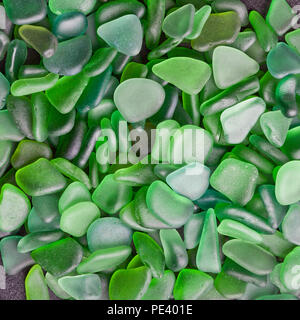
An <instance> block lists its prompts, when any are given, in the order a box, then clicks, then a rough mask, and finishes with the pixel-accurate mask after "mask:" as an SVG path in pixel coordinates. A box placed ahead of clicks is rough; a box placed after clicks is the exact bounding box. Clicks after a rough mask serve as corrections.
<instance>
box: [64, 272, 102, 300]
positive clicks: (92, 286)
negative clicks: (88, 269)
mask: <svg viewBox="0 0 300 320" xmlns="http://www.w3.org/2000/svg"><path fill="white" fill-rule="evenodd" d="M58 284H59V286H60V287H61V288H62V289H63V290H64V291H65V292H66V293H67V294H69V295H70V296H71V297H72V298H74V299H75V300H100V298H101V294H102V292H101V280H100V278H99V276H98V275H96V274H83V275H79V276H66V277H62V278H60V279H58Z"/></svg>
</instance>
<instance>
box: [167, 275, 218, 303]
mask: <svg viewBox="0 0 300 320" xmlns="http://www.w3.org/2000/svg"><path fill="white" fill-rule="evenodd" d="M212 287H213V278H212V277H211V276H209V275H208V274H206V273H204V272H202V271H199V270H195V269H183V270H181V271H180V272H179V274H178V276H177V279H176V282H175V286H174V292H173V294H174V299H175V300H198V299H199V298H200V297H201V296H202V295H204V294H205V293H206V292H208V291H209V290H210V289H211V288H212Z"/></svg>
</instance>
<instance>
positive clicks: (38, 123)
mask: <svg viewBox="0 0 300 320" xmlns="http://www.w3.org/2000/svg"><path fill="white" fill-rule="evenodd" d="M31 103H32V135H33V137H34V139H35V140H36V141H38V142H44V141H45V140H46V139H47V138H48V135H49V131H48V113H49V109H50V108H51V106H50V102H49V101H48V99H47V97H46V95H45V94H44V93H42V92H39V93H35V94H33V95H32V96H31Z"/></svg>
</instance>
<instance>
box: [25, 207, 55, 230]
mask: <svg viewBox="0 0 300 320" xmlns="http://www.w3.org/2000/svg"><path fill="white" fill-rule="evenodd" d="M59 221H60V216H59V215H58V216H55V217H54V218H53V219H52V220H50V221H44V220H43V219H42V218H41V217H40V215H39V214H38V213H37V212H36V210H35V208H32V209H31V211H30V213H29V215H28V219H27V228H28V231H29V232H32V233H35V232H46V231H55V230H58V229H59Z"/></svg>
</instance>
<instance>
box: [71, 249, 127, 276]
mask: <svg viewBox="0 0 300 320" xmlns="http://www.w3.org/2000/svg"><path fill="white" fill-rule="evenodd" d="M130 254H131V247H129V246H118V247H114V248H106V249H99V250H96V251H94V252H93V253H92V254H91V255H89V256H88V257H87V258H86V259H84V260H83V261H81V263H80V264H79V266H78V267H77V269H76V270H77V272H78V273H80V274H83V273H95V272H101V271H105V270H109V269H111V268H115V267H117V266H119V265H120V264H121V263H122V262H124V261H125V260H126V259H127V258H128V257H129V255H130Z"/></svg>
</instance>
